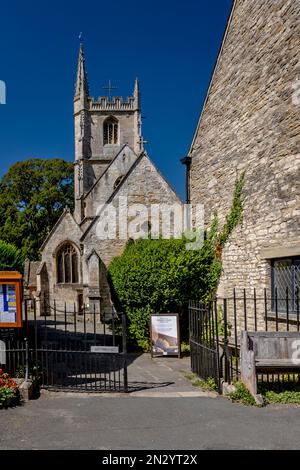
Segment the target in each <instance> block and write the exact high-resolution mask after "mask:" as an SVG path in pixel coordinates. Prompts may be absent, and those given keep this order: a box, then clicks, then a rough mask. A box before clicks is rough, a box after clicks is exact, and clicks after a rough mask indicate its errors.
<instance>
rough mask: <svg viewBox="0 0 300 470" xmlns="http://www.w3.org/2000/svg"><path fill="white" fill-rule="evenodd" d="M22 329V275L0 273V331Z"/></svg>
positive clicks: (14, 272)
mask: <svg viewBox="0 0 300 470" xmlns="http://www.w3.org/2000/svg"><path fill="white" fill-rule="evenodd" d="M1 328H22V274H20V273H18V272H16V271H0V329H1Z"/></svg>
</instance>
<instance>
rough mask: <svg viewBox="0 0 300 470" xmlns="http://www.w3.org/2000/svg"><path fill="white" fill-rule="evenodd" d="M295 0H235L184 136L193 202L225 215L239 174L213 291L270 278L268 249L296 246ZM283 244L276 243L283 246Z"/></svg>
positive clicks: (299, 59) (299, 127)
mask: <svg viewBox="0 0 300 470" xmlns="http://www.w3.org/2000/svg"><path fill="white" fill-rule="evenodd" d="M299 14H300V2H298V1H294V0H255V1H253V0H238V1H236V2H235V6H234V9H233V12H232V18H231V21H230V23H229V28H228V30H227V33H226V35H225V40H224V43H223V48H222V50H221V54H220V56H219V59H218V62H217V64H216V69H215V73H214V75H213V78H212V82H211V86H210V90H209V94H208V97H207V100H206V103H205V105H204V108H203V112H202V116H201V118H200V121H199V124H198V128H197V131H196V134H195V137H194V141H193V143H192V146H191V150H190V156H191V157H192V165H191V176H190V186H191V202H192V203H193V204H196V203H202V204H204V208H205V218H206V224H207V225H209V223H210V220H211V217H212V214H213V212H214V211H217V212H218V216H219V219H220V224H221V225H222V224H223V223H224V220H225V217H226V214H228V212H229V209H230V205H231V202H232V196H233V191H234V184H235V180H236V177H237V175H238V174H240V173H241V172H242V171H244V170H245V171H246V174H245V187H244V191H243V201H244V214H243V220H242V222H241V224H240V226H239V227H238V228H237V229H236V230H235V231H234V233H233V235H232V236H231V238H230V240H229V242H228V244H227V246H226V247H225V249H224V252H223V272H222V277H221V281H220V285H219V295H220V296H228V295H231V293H232V289H233V288H234V287H236V288H237V289H238V290H239V292H240V293H241V289H244V288H245V289H247V295H250V293H251V294H253V289H254V288H256V289H257V290H258V292H257V295H258V296H261V295H262V293H263V289H264V288H267V289H270V286H271V275H270V274H271V265H270V258H271V256H268V257H266V256H265V255H264V252H265V250H266V249H268V250H269V253H270V252H272V250H273V251H274V253H276V257H279V255H280V253H282V256H284V253H286V252H287V251H286V249H287V248H288V249H292V250H293V253H296V254H299V255H300V204H299V203H300V178H299V174H300V173H299V169H300V119H299V115H300V114H299V112H300V99H299V98H298V96H299V97H300V93H299V90H300V86H299V83H300V82H297V79H298V77H299V78H300V56H299V50H300V22H299V17H300V15H299ZM281 250H282V251H281Z"/></svg>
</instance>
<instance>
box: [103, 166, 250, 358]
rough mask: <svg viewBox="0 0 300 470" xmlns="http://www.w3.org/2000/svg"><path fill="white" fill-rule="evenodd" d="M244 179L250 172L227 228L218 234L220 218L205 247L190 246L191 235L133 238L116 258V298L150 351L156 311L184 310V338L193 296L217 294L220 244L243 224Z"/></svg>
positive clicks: (236, 196)
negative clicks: (190, 248)
mask: <svg viewBox="0 0 300 470" xmlns="http://www.w3.org/2000/svg"><path fill="white" fill-rule="evenodd" d="M243 181H244V175H242V176H241V178H240V179H238V180H237V182H236V188H235V192H234V199H233V204H232V208H231V210H230V213H229V215H228V217H227V219H226V224H225V226H224V228H223V230H222V231H221V233H218V220H217V217H216V216H215V218H214V219H213V222H212V225H211V228H210V230H209V231H208V232H207V233H206V237H205V240H204V243H203V246H202V247H201V249H198V250H188V249H187V248H186V246H187V243H189V242H190V240H187V239H180V240H175V239H171V240H163V239H159V240H151V239H150V240H149V239H141V240H137V241H135V242H133V241H130V242H129V243H128V244H127V246H126V249H125V251H124V253H123V254H122V256H119V257H117V258H115V259H114V260H113V261H112V263H111V265H110V267H109V271H108V275H109V279H110V283H111V286H112V291H113V294H114V300H115V302H116V304H117V307H118V308H119V309H120V310H121V311H124V312H125V313H126V315H127V317H128V319H129V335H130V338H131V339H132V340H133V341H135V342H136V343H137V344H138V345H139V346H140V347H142V348H143V349H146V350H147V349H149V339H148V338H149V319H150V315H151V313H158V312H159V313H163V312H177V313H179V314H180V315H181V318H180V323H181V330H182V333H183V335H182V340H183V341H184V340H185V339H187V338H185V336H184V334H186V332H187V331H188V328H187V314H186V311H187V305H188V301H189V299H195V300H198V301H207V300H210V299H212V297H213V296H214V294H215V292H216V289H217V286H218V282H219V278H220V274H221V269H222V264H221V260H220V258H219V257H218V256H217V250H216V247H217V245H218V244H219V245H222V246H223V243H225V241H226V240H227V238H228V236H229V235H230V233H231V231H232V230H233V229H234V227H235V226H236V225H237V223H238V220H239V217H240V215H241V210H242V203H241V201H240V197H241V191H242V186H243Z"/></svg>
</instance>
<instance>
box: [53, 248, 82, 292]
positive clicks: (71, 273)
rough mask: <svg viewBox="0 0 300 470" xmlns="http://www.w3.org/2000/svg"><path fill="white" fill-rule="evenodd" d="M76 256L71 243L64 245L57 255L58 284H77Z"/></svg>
mask: <svg viewBox="0 0 300 470" xmlns="http://www.w3.org/2000/svg"><path fill="white" fill-rule="evenodd" d="M78 267H79V266H78V254H77V252H76V249H75V248H74V246H73V245H71V243H65V244H64V245H63V246H62V247H61V248H60V250H59V251H58V253H57V282H58V284H77V283H78V278H79V276H78Z"/></svg>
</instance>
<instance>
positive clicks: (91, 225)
mask: <svg viewBox="0 0 300 470" xmlns="http://www.w3.org/2000/svg"><path fill="white" fill-rule="evenodd" d="M117 155H119V154H117ZM145 157H146V158H147V159H148V160H149V161H150V162H151V164H152V165H153V167H154V169H155V171H156V172H157V174H158V175H159V176H160V177H161V178H162V180H163V181H164V183H165V184H166V185H168V187H169V188H170V189H171V190H172V191H173V193H174V194H175V196H176V197H177V198H178V200H179V201H180V202H182V201H181V198H180V196H179V195H178V194H177V193H176V191H175V189H174V188H173V187H172V186H171V185H170V183H169V182H168V181H167V180H166V178H165V177H164V176H163V174H162V173H161V172H160V171H159V170H158V168H157V167H156V165H155V164H154V163H153V161H152V160H151V158H150V157H149V155H148V154H147V152H146V151H145V150H143V151H142V152H141V153H140V155H139V156H138V157H137V159H136V160H135V162H134V163H133V164H132V165H131V167H130V169H129V170H128V172H127V173H126V174H125V175H124V177H123V178H122V180H121V182H120V184H119V185H118V186H117V187H116V188H115V189H114V191H113V192H112V193H111V195H110V196H109V198H108V199H107V201H106V204H110V203H111V202H112V201H113V199H114V198H115V196H116V195H117V193H118V192H119V191H120V189H121V188H122V186H123V185H124V183H125V182H126V180H127V179H128V178H129V176H130V175H131V174H132V173H133V172H134V170H135V168H136V167H137V166H138V165H139V163H140V162H141V160H142V159H143V158H145ZM100 217H101V212H100V214H98V215H97V216H96V217H94V219H93V220H92V222H91V224H90V225H89V226H88V227H87V229H86V231H85V232H84V234H83V235H82V237H81V241H83V240H84V239H85V237H86V236H87V235H88V233H89V232H90V230H91V229H92V227H93V226H94V225H95V223H96V222H97V221H98V220H99V218H100Z"/></svg>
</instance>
